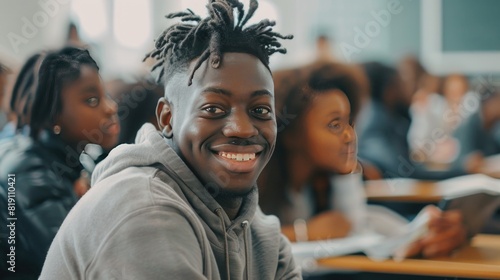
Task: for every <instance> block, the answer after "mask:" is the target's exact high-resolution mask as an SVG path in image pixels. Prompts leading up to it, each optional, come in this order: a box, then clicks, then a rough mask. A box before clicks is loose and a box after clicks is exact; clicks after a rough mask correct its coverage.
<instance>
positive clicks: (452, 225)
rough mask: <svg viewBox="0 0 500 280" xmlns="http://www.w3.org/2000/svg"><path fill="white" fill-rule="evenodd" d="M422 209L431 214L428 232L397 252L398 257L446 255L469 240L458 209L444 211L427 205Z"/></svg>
mask: <svg viewBox="0 0 500 280" xmlns="http://www.w3.org/2000/svg"><path fill="white" fill-rule="evenodd" d="M422 211H427V213H429V215H430V220H429V223H428V232H427V234H425V235H424V236H423V237H422V238H420V239H418V240H417V241H415V242H413V243H411V244H410V245H409V246H407V247H406V248H404V249H403V250H401V251H399V252H397V253H396V257H399V258H401V257H412V256H417V255H422V256H423V257H426V258H432V257H439V256H446V255H449V254H451V253H452V252H453V251H454V250H455V249H457V248H459V247H460V246H462V245H464V244H465V243H466V242H467V234H466V230H465V227H464V226H463V224H462V214H461V213H460V212H459V211H456V210H450V211H444V212H442V211H441V210H440V209H439V208H437V207H435V206H432V205H430V206H427V207H426V208H424V209H423V210H422Z"/></svg>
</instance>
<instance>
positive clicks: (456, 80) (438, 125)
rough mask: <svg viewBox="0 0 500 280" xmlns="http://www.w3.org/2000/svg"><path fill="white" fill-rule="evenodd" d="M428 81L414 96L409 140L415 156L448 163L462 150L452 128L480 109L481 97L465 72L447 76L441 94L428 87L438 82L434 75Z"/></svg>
mask: <svg viewBox="0 0 500 280" xmlns="http://www.w3.org/2000/svg"><path fill="white" fill-rule="evenodd" d="M425 81H426V82H427V83H426V84H424V85H422V88H421V89H420V90H418V91H417V92H416V94H415V95H414V98H413V104H412V106H411V113H412V124H411V127H410V130H409V132H408V141H409V143H410V146H411V147H410V148H411V150H412V152H413V153H414V155H415V157H414V158H415V159H417V160H420V161H423V162H426V163H428V164H429V165H434V166H436V167H438V166H439V165H441V166H444V167H446V166H447V165H449V164H450V163H452V162H453V161H454V160H455V159H456V158H457V154H458V150H459V146H458V144H457V141H456V140H455V139H454V138H453V132H454V131H455V129H456V128H457V127H458V126H459V125H460V124H461V123H463V122H465V121H466V120H467V119H468V118H469V117H470V116H471V115H472V114H473V113H474V112H475V111H477V108H478V107H479V106H478V103H479V102H478V97H477V94H475V93H473V92H471V91H470V90H469V84H468V81H467V78H466V77H465V76H463V75H459V74H452V75H449V76H447V77H446V78H445V80H444V82H443V89H442V94H439V93H438V91H434V92H432V91H430V90H427V88H429V85H430V86H432V85H433V83H434V84H435V81H434V79H433V78H432V76H430V77H428V78H427V79H426V80H425ZM425 86H427V87H425ZM424 94H425V95H426V96H423V95H424Z"/></svg>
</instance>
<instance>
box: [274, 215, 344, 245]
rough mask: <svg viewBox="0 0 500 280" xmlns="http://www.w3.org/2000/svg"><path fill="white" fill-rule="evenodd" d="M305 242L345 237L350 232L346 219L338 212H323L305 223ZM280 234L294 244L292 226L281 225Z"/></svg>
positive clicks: (294, 236) (294, 237) (293, 228)
mask: <svg viewBox="0 0 500 280" xmlns="http://www.w3.org/2000/svg"><path fill="white" fill-rule="evenodd" d="M306 227H307V229H306V230H305V231H306V233H305V234H307V240H325V239H331V238H340V237H346V236H347V235H348V234H349V232H350V231H351V224H350V222H349V221H348V219H347V218H346V217H345V216H344V215H343V214H342V213H340V212H339V211H324V212H322V213H319V214H317V215H315V216H313V217H311V218H310V219H309V220H307V221H306ZM281 232H282V233H283V234H284V235H285V236H286V237H287V238H288V239H289V240H290V241H292V242H296V241H297V238H296V233H295V227H294V225H283V226H282V227H281Z"/></svg>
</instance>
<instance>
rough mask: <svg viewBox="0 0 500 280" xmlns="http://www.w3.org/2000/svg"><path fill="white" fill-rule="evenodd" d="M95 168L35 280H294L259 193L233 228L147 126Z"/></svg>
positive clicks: (288, 254)
mask: <svg viewBox="0 0 500 280" xmlns="http://www.w3.org/2000/svg"><path fill="white" fill-rule="evenodd" d="M136 143H137V144H133V145H121V146H119V147H117V148H115V149H114V150H113V151H112V152H111V153H110V154H109V156H108V157H107V158H106V159H105V160H104V161H103V162H102V163H100V164H99V165H98V166H97V168H96V170H95V171H94V174H93V176H92V185H93V187H92V189H91V190H90V191H89V192H88V193H87V194H85V195H84V196H83V198H82V199H80V201H79V202H78V203H77V204H76V205H75V207H74V208H73V209H72V210H71V212H70V213H69V215H68V216H67V218H66V219H65V221H64V223H63V224H62V226H61V228H60V229H59V232H58V233H57V236H56V237H55V239H54V241H53V242H52V245H51V247H50V249H49V252H48V255H47V258H46V261H45V264H44V267H43V270H42V274H41V277H40V279H51V280H52V279H134V280H135V279H207V278H208V279H300V278H301V275H300V270H299V269H298V267H297V266H295V263H294V261H293V257H292V254H291V250H290V245H289V242H288V241H287V240H286V238H284V237H283V236H282V235H281V233H280V225H279V221H278V219H277V218H276V217H274V216H265V215H264V214H263V213H262V212H261V211H260V208H259V207H258V205H257V197H258V195H257V189H256V188H254V189H253V190H252V191H251V192H250V193H249V194H248V195H247V196H246V197H245V198H244V202H243V205H242V209H241V210H240V213H239V215H238V217H236V218H235V219H234V220H232V221H231V220H230V219H229V218H228V216H227V215H226V213H225V212H224V211H223V210H222V208H221V206H220V205H219V204H218V203H217V202H216V201H215V199H214V198H213V197H212V196H211V195H210V194H209V192H208V191H207V190H206V189H205V188H204V187H203V185H202V184H201V183H200V181H199V180H198V179H197V178H196V176H195V175H194V174H193V173H192V171H191V170H190V169H189V168H188V167H187V166H186V164H185V163H184V162H183V161H182V160H181V158H179V156H178V155H177V154H176V153H175V151H174V150H172V149H171V148H170V147H169V146H168V144H167V142H166V140H165V139H164V138H163V137H162V136H161V134H160V133H159V132H158V131H156V130H155V128H154V127H153V126H152V125H150V124H146V125H144V126H143V127H142V128H141V130H140V131H139V132H138V135H137V139H136ZM228 274H229V275H228Z"/></svg>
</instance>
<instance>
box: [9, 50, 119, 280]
mask: <svg viewBox="0 0 500 280" xmlns="http://www.w3.org/2000/svg"><path fill="white" fill-rule="evenodd" d="M35 64H36V63H35ZM35 64H31V65H32V67H34V65H35ZM28 68H29V67H28ZM33 69H35V68H29V69H26V73H30V74H28V75H27V76H28V77H29V76H31V74H34V76H33V77H34V80H31V82H32V83H33V87H34V88H36V90H35V95H34V98H33V99H32V103H31V104H29V105H28V104H27V103H25V105H24V106H22V107H23V108H26V110H23V112H24V114H23V115H21V119H26V118H28V117H29V125H30V137H31V138H32V139H33V141H31V142H30V143H29V144H27V145H21V146H19V147H18V148H17V149H10V150H8V151H7V152H5V153H4V155H3V156H2V158H1V159H0V178H2V179H1V180H2V181H1V183H0V184H2V188H3V191H4V192H5V193H6V192H7V186H6V185H4V184H5V183H4V182H7V175H8V174H15V176H16V187H17V188H16V198H17V200H16V217H17V218H18V220H17V221H18V222H17V225H16V230H17V231H16V232H17V236H16V239H17V243H16V268H17V271H16V273H15V274H13V273H11V274H8V275H6V276H5V277H7V276H9V277H11V276H16V277H20V278H19V279H37V278H38V275H39V273H40V271H41V268H42V265H43V261H44V259H45V255H46V253H47V251H48V248H49V246H50V243H51V242H52V239H53V238H54V236H55V234H56V232H57V230H58V228H59V226H60V225H61V223H62V221H63V220H64V218H65V217H66V215H67V214H68V212H69V210H70V209H71V208H72V207H73V205H75V203H76V202H77V200H78V198H79V197H80V196H81V195H83V193H84V192H85V191H86V188H85V186H84V188H83V190H82V188H81V185H82V184H83V185H85V183H84V182H82V180H84V179H85V176H83V178H82V170H84V168H83V166H82V165H81V163H80V161H79V155H80V153H81V152H82V151H83V150H84V149H85V147H86V145H87V144H89V143H94V144H99V145H101V146H102V147H103V148H104V149H111V148H113V147H114V146H115V145H116V143H117V141H118V134H119V130H120V127H119V123H118V118H117V108H116V104H115V103H114V102H113V101H112V100H111V99H110V98H108V97H107V96H106V95H105V93H104V89H103V84H102V81H101V78H100V76H99V73H98V69H99V68H98V67H97V65H96V63H95V61H94V60H93V59H92V57H90V55H89V53H88V52H87V51H85V50H80V49H77V48H73V47H67V48H64V49H62V50H60V51H57V52H52V53H49V54H47V55H46V56H45V57H44V58H43V61H41V64H40V69H39V70H36V71H33ZM24 78H26V77H25V76H24V75H21V76H20V77H19V79H21V80H24ZM19 79H18V80H19ZM28 80H29V79H28ZM36 81H37V82H36ZM23 93H25V92H24V91H23V92H22V93H21V92H20V93H19V96H21V95H23ZM29 96H30V94H29V93H27V92H26V98H25V100H26V102H28V103H29V102H30V100H31V99H30V98H28V97H29ZM13 102H14V101H13ZM14 103H16V102H14ZM87 188H88V183H87ZM1 211H6V208H5V209H2V210H1ZM2 216H4V213H2ZM4 250H6V248H2V252H4ZM2 256H4V257H5V256H6V253H2ZM5 265H6V262H5V261H4V260H2V273H5ZM3 279H5V278H3ZM14 279H15V278H14Z"/></svg>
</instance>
